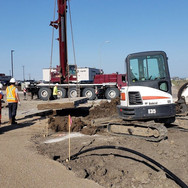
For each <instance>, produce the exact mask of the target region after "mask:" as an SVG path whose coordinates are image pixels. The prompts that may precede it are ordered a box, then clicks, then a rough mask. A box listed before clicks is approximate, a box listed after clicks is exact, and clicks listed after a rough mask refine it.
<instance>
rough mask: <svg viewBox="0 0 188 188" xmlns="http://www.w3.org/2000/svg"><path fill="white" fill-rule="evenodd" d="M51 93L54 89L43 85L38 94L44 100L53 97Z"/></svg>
mask: <svg viewBox="0 0 188 188" xmlns="http://www.w3.org/2000/svg"><path fill="white" fill-rule="evenodd" d="M51 94H52V91H51V89H49V88H46V87H42V88H40V89H39V92H38V95H39V99H41V100H43V101H47V100H48V99H50V98H51Z"/></svg>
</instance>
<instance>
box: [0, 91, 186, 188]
mask: <svg viewBox="0 0 188 188" xmlns="http://www.w3.org/2000/svg"><path fill="white" fill-rule="evenodd" d="M177 90H178V89H177V88H176V87H173V95H174V97H176V94H177ZM20 96H21V106H19V107H18V114H17V122H18V125H9V123H8V109H7V108H6V107H4V108H3V109H2V125H1V127H0V142H1V145H0V151H1V152H0V181H1V184H0V185H1V186H0V187H64V188H66V187H67V188H68V187H75V188H79V187H80V188H81V187H86V188H87V187H89V188H90V187H107V188H108V187H115V188H124V187H136V188H137V187H138V188H142V187H143V188H151V187H156V188H160V187H161V188H163V187H164V188H169V187H172V188H173V187H174V188H176V187H179V186H178V184H177V183H176V182H175V181H174V180H172V179H171V178H170V177H169V176H167V175H166V174H165V172H163V170H162V169H160V168H159V167H157V166H156V165H154V164H153V163H151V162H149V161H148V160H146V159H144V158H142V157H141V156H140V155H135V154H133V153H130V152H128V151H122V150H118V147H122V148H128V149H131V150H133V151H136V152H139V153H141V154H144V155H146V156H148V157H150V158H152V159H153V160H155V161H157V162H158V163H160V164H161V165H163V166H164V167H166V168H167V169H168V170H170V171H171V172H173V173H174V174H175V175H176V176H177V177H179V178H180V179H181V180H182V181H183V182H184V183H186V184H188V176H187V174H188V142H187V137H188V117H178V118H177V119H176V121H175V123H173V126H171V127H168V139H166V140H163V141H160V142H148V141H146V140H143V139H140V138H135V137H131V136H126V137H121V136H113V135H110V134H109V133H107V132H106V130H105V129H98V128H97V127H92V123H91V122H92V121H93V120H96V119H98V118H106V117H112V116H114V115H116V104H117V101H116V100H113V101H112V102H110V101H106V100H96V101H93V102H91V101H90V102H88V103H87V104H83V105H81V106H80V107H78V108H76V109H64V110H58V111H56V112H52V111H46V112H45V113H40V114H37V113H38V112H39V111H38V110H37V105H38V104H40V101H39V100H37V99H34V100H31V99H30V96H27V100H23V95H22V93H20ZM3 106H6V103H5V104H3ZM69 114H70V115H71V117H72V125H71V134H70V135H69V133H68V132H67V131H68V115H69ZM69 137H70V155H74V154H76V153H78V152H83V153H82V154H80V155H78V156H77V157H75V158H73V159H72V160H70V161H68V158H69ZM100 146H101V147H100ZM112 146H116V148H113V147H112ZM97 147H98V149H97ZM99 147H100V148H99ZM110 147H111V148H110ZM84 151H85V152H84Z"/></svg>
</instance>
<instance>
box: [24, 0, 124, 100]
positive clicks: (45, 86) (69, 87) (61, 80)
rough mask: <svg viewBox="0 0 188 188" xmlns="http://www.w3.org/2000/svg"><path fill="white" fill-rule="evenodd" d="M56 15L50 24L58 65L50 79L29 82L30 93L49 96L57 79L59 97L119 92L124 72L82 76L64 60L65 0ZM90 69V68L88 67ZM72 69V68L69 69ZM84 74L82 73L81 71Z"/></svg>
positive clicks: (110, 95)
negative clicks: (56, 33)
mask: <svg viewBox="0 0 188 188" xmlns="http://www.w3.org/2000/svg"><path fill="white" fill-rule="evenodd" d="M57 3H58V11H57V12H58V19H57V20H56V21H52V22H51V23H50V25H51V26H52V27H54V28H55V29H59V39H58V41H59V57H60V65H59V66H57V68H56V71H55V72H51V73H50V76H51V79H50V82H49V83H41V84H30V85H29V86H28V87H27V90H28V91H29V92H31V93H32V94H34V93H35V94H37V95H38V97H39V98H40V99H42V100H48V99H50V98H52V90H53V87H54V85H55V83H58V93H59V97H61V98H65V97H71V98H73V97H80V96H81V97H82V96H83V97H88V98H89V99H90V100H93V99H95V98H96V97H103V98H106V99H113V98H116V97H118V96H119V95H120V88H121V87H122V86H126V80H125V77H126V76H125V74H118V73H113V74H102V73H97V72H96V74H94V75H92V79H87V80H81V79H79V75H81V77H82V73H79V75H78V69H77V66H76V65H68V60H67V28H66V26H67V24H66V14H67V10H66V9H67V1H66V0H58V1H57ZM89 69H91V70H92V68H89ZM72 70H73V72H71V71H72ZM83 74H84V73H83Z"/></svg>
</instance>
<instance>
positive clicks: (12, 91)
mask: <svg viewBox="0 0 188 188" xmlns="http://www.w3.org/2000/svg"><path fill="white" fill-rule="evenodd" d="M6 93H7V102H18V100H17V98H16V87H14V86H13V85H10V86H8V87H7V89H6Z"/></svg>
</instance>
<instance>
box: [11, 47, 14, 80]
mask: <svg viewBox="0 0 188 188" xmlns="http://www.w3.org/2000/svg"><path fill="white" fill-rule="evenodd" d="M13 52H14V50H11V68H12V78H13V77H14V71H13V69H14V66H13Z"/></svg>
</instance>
